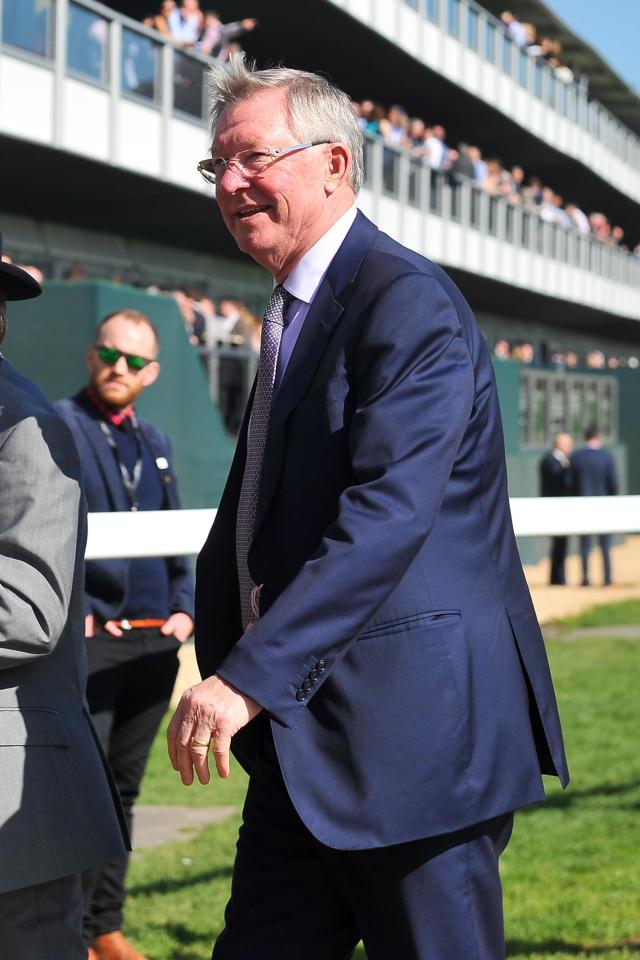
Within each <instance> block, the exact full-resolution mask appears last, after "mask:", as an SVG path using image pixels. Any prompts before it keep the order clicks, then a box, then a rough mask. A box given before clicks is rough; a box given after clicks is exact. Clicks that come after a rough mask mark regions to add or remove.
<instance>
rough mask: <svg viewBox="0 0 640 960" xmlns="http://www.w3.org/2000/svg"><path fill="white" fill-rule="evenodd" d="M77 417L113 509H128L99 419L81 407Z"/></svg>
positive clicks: (118, 474)
mask: <svg viewBox="0 0 640 960" xmlns="http://www.w3.org/2000/svg"><path fill="white" fill-rule="evenodd" d="M77 419H78V423H79V424H80V427H81V429H82V431H83V433H84V435H85V437H86V438H87V441H88V443H89V444H90V445H91V447H92V449H93V451H94V453H95V456H96V462H97V464H98V467H99V469H100V471H101V472H102V475H103V477H104V482H105V486H106V488H107V490H108V491H109V496H110V497H111V500H112V503H113V509H114V510H129V509H130V506H131V505H130V503H129V502H128V500H127V498H126V495H125V492H124V487H123V485H122V477H121V476H120V472H119V470H118V465H117V464H116V461H115V458H114V456H113V453H112V451H111V449H110V447H109V444H108V443H107V441H106V439H105V437H104V434H103V432H102V429H101V427H100V423H99V421H98V420H97V419H96V418H95V417H92V416H91V415H90V414H89V413H88V412H87V411H85V410H82V409H81V411H80V415H79V416H78V418H77Z"/></svg>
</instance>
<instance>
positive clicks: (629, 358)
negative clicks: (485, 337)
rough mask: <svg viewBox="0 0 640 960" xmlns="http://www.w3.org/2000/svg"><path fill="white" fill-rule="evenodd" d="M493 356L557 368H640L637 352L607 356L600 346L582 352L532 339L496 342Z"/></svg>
mask: <svg viewBox="0 0 640 960" xmlns="http://www.w3.org/2000/svg"><path fill="white" fill-rule="evenodd" d="M493 356H494V357H495V359H496V360H516V361H517V362H518V363H522V364H525V365H528V366H550V367H555V368H556V369H557V370H584V369H586V370H607V369H608V370H618V369H620V368H622V367H630V368H631V369H632V370H637V369H638V367H640V358H638V357H637V356H635V355H634V354H624V355H621V354H614V353H611V354H609V355H608V356H607V355H606V354H605V353H604V352H603V351H602V350H597V349H592V350H586V351H585V352H584V353H582V354H580V353H578V352H577V351H576V350H571V349H568V350H553V351H549V350H548V348H547V346H546V345H545V344H538V345H534V344H533V343H531V342H530V341H528V340H516V341H513V342H510V341H509V340H505V339H503V338H501V339H499V340H496V341H495V343H494V344H493Z"/></svg>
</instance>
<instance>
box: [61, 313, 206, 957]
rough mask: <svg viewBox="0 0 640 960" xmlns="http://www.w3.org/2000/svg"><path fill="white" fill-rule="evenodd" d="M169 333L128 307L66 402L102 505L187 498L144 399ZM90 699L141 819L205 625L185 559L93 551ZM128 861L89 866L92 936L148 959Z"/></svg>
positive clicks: (112, 950) (107, 947)
mask: <svg viewBox="0 0 640 960" xmlns="http://www.w3.org/2000/svg"><path fill="white" fill-rule="evenodd" d="M158 346H159V341H158V334H157V331H156V330H155V328H154V326H153V324H152V323H151V321H150V320H149V318H148V317H146V316H145V315H144V314H143V313H140V312H138V311H136V310H123V311H120V312H118V313H115V314H110V315H109V316H107V317H105V319H104V320H103V321H102V322H101V323H100V324H99V325H98V328H97V330H96V333H95V339H94V344H93V346H92V347H91V348H90V349H89V351H88V354H87V364H88V367H89V382H88V384H87V386H86V387H85V388H84V389H83V390H81V391H80V393H78V394H77V395H76V396H75V397H72V398H70V399H66V400H62V401H61V402H60V403H59V404H58V409H59V411H60V413H61V414H62V416H63V417H64V419H65V420H66V422H67V423H68V425H69V427H70V428H71V431H72V433H73V435H74V437H75V440H76V444H77V447H78V451H79V453H80V460H81V463H82V467H83V470H84V475H85V490H86V495H87V501H88V507H89V510H90V511H115V510H134V511H135V510H163V509H174V508H178V507H179V506H180V503H179V500H178V492H177V489H176V479H175V475H174V473H173V470H172V467H171V449H170V445H169V441H168V439H167V437H166V436H164V435H163V434H162V433H161V432H160V431H159V430H157V429H156V428H155V427H154V426H152V425H151V424H150V423H147V422H146V421H144V420H141V419H140V418H139V417H138V416H137V414H136V411H135V401H136V400H137V398H138V397H139V396H140V394H141V393H142V391H143V390H145V389H146V388H147V387H150V386H151V385H152V384H153V383H155V381H156V380H157V378H158V376H159V373H160V364H159V363H158V360H157V356H158ZM85 613H86V621H85V634H86V638H87V651H88V658H89V681H88V686H87V699H88V701H89V708H90V711H91V714H92V717H93V721H94V724H95V726H96V729H97V730H98V735H99V737H100V739H101V742H102V744H103V747H104V749H105V752H106V754H107V756H108V758H109V761H110V764H111V767H112V769H113V773H114V776H115V780H116V783H117V785H118V789H119V791H120V795H121V797H122V802H123V807H124V810H125V816H126V818H127V822H128V824H129V827H130V826H131V816H132V808H133V804H134V802H135V800H136V797H137V795H138V790H139V786H140V781H141V780H142V775H143V773H144V768H145V765H146V762H147V758H148V755H149V750H150V749H151V745H152V743H153V740H154V737H155V735H156V733H157V730H158V727H159V725H160V723H161V721H162V718H163V716H164V714H165V712H166V710H167V708H168V706H169V700H170V697H171V693H172V690H173V686H174V683H175V679H176V674H177V671H178V658H177V653H178V649H179V646H180V644H181V643H183V642H184V641H185V640H186V639H187V638H188V637H189V636H190V635H191V632H192V629H193V621H192V613H193V580H192V575H191V572H190V568H189V565H188V562H187V561H186V559H185V558H183V557H166V558H163V557H157V558H155V557H154V558H148V557H144V558H138V559H129V560H91V561H89V562H88V563H87V565H86V581H85ZM126 868H127V858H125V857H123V858H121V859H119V860H116V861H112V862H111V863H108V864H107V865H106V866H105V867H103V868H102V869H100V870H98V871H96V872H95V873H93V874H91V875H87V877H86V881H85V893H86V900H87V911H86V934H87V940H88V942H89V943H90V944H91V946H90V951H89V956H90V957H93V958H94V960H95V958H97V960H140V958H141V955H140V954H139V953H138V952H137V951H136V950H135V949H134V947H133V946H132V945H131V944H130V943H129V942H128V941H127V940H126V939H125V938H124V936H123V935H122V932H121V928H122V910H123V904H124V899H125V889H124V881H125V874H126Z"/></svg>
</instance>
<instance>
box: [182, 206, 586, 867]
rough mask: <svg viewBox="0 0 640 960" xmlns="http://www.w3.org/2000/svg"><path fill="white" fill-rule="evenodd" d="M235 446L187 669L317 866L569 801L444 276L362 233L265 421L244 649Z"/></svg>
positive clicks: (481, 415) (545, 686) (479, 400)
mask: <svg viewBox="0 0 640 960" xmlns="http://www.w3.org/2000/svg"><path fill="white" fill-rule="evenodd" d="M246 431H247V423H246V417H245V423H244V425H243V428H242V430H241V433H240V437H239V441H238V446H237V450H236V454H235V458H234V461H233V464H232V467H231V472H230V475H229V478H228V481H227V485H226V488H225V491H224V494H223V497H222V500H221V503H220V507H219V510H218V514H217V517H216V520H215V523H214V525H213V528H212V530H211V533H210V535H209V538H208V540H207V542H206V544H205V546H204V547H203V550H202V552H201V554H200V556H199V559H198V566H197V575H196V650H197V654H198V662H199V665H200V669H201V672H202V676H203V677H206V676H209V675H210V674H212V673H214V672H217V673H218V674H219V675H220V676H222V677H224V678H225V679H226V680H228V681H229V682H230V683H232V684H233V685H234V686H236V687H237V688H238V689H239V690H241V691H242V692H244V693H246V694H247V695H249V696H250V697H252V698H253V699H254V700H256V701H257V702H258V703H260V704H261V705H262V706H263V707H264V708H265V712H263V713H261V714H260V715H259V716H258V717H257V718H256V719H255V720H254V721H253V722H252V723H251V724H250V725H249V726H248V727H247V728H245V729H244V730H242V731H240V733H239V734H238V735H236V737H235V738H234V749H235V752H236V755H237V756H238V757H239V758H240V759H241V761H242V762H243V763H244V764H245V765H246V766H248V767H250V766H251V762H252V757H253V755H254V751H255V749H256V748H257V744H258V743H259V742H260V738H261V728H262V729H263V725H264V723H266V722H270V723H271V728H272V731H273V737H274V741H275V746H276V750H277V754H278V758H279V762H280V766H281V768H282V773H283V776H284V780H285V783H286V786H287V789H288V791H289V794H290V796H291V798H292V800H293V803H294V804H295V806H296V809H297V811H298V813H299V814H300V816H301V817H302V819H303V821H304V822H305V823H306V825H307V827H308V828H309V829H310V830H311V832H312V833H313V834H314V835H315V836H316V837H317V838H318V839H319V840H320V841H321V842H323V843H324V844H327V845H329V846H331V847H336V848H340V849H359V848H368V847H377V846H386V845H390V844H396V843H400V842H403V841H409V840H413V839H416V838H418V837H428V836H433V835H437V834H442V833H447V832H450V831H454V830H457V829H460V828H462V827H464V826H467V825H469V824H473V823H477V822H479V821H482V820H485V819H488V818H489V817H493V816H496V815H498V814H502V813H505V812H507V811H511V810H514V809H515V808H517V807H520V806H523V805H525V804H530V803H534V802H536V801H539V800H542V799H543V798H544V790H543V785H542V777H541V771H542V772H546V773H555V774H557V775H558V776H559V777H560V779H561V780H562V782H563V783H566V782H567V780H568V773H567V767H566V761H565V756H564V749H563V743H562V734H561V730H560V723H559V719H558V713H557V708H556V701H555V696H554V692H553V686H552V682H551V676H550V672H549V667H548V663H547V657H546V652H545V648H544V643H543V640H542V635H541V633H540V628H539V626H538V622H537V619H536V616H535V613H534V609H533V606H532V603H531V598H530V596H529V591H528V589H527V584H526V581H525V579H524V575H523V572H522V566H521V563H520V558H519V556H518V550H517V547H516V541H515V537H514V534H513V529H512V524H511V516H510V511H509V501H508V496H507V476H506V467H505V456H504V444H503V435H502V425H501V420H500V410H499V407H498V396H497V391H496V385H495V380H494V374H493V367H492V364H491V360H490V357H489V353H488V350H487V347H486V344H485V342H484V339H483V337H482V335H481V334H480V331H479V330H478V327H477V326H476V323H475V320H474V318H473V315H472V313H471V310H470V309H469V306H468V304H467V303H466V301H465V300H464V298H463V297H462V295H461V294H460V292H459V291H458V289H457V288H456V287H455V285H454V284H453V283H452V281H451V280H450V279H449V277H447V276H446V274H445V273H444V272H443V271H442V270H440V269H439V268H438V267H436V266H435V265H434V264H432V263H430V262H429V261H427V260H425V259H424V258H423V257H421V256H419V255H418V254H416V253H413V252H412V251H410V250H407V249H405V248H404V247H402V246H400V245H399V244H398V243H396V242H394V241H393V240H391V239H390V238H389V237H387V236H386V235H384V234H382V233H380V232H379V231H378V230H377V228H376V227H375V226H374V225H373V224H372V223H370V222H369V221H368V220H367V219H366V218H365V217H364V216H362V215H361V214H360V215H358V217H357V219H356V221H355V223H354V225H353V227H352V228H351V230H350V232H349V233H348V235H347V237H346V239H345V241H344V243H343V245H342V247H341V248H340V250H339V252H338V254H337V255H336V257H335V258H334V260H333V262H332V263H331V265H330V267H329V269H328V271H327V274H326V276H325V278H324V280H323V281H322V283H321V285H320V287H319V289H318V292H317V294H316V297H315V299H314V301H313V304H312V306H311V308H310V310H309V313H308V315H307V317H306V320H305V323H304V326H303V328H302V331H301V333H300V337H299V339H298V342H297V344H296V346H295V349H294V351H293V354H292V357H291V360H290V362H289V365H288V367H287V370H286V374H285V376H284V379H283V382H282V385H281V387H280V389H279V391H278V394H277V397H276V399H275V402H274V408H273V412H272V417H271V423H270V428H269V435H268V438H267V446H266V451H265V459H264V465H263V473H262V482H261V489H260V496H259V502H258V507H257V518H256V525H255V535H254V540H253V544H252V547H251V550H250V553H249V568H250V571H251V574H252V577H253V579H254V582H255V583H257V584H263V587H262V592H261V600H260V610H261V617H260V620H259V621H258V622H257V623H256V624H255V626H253V627H252V628H251V629H250V630H248V631H247V632H246V633H245V634H244V635H242V630H241V623H240V607H239V598H238V583H237V574H236V562H235V523H236V513H237V505H238V496H239V491H240V485H241V480H242V473H243V468H244V461H245V452H246Z"/></svg>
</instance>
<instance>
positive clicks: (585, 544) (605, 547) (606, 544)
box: [580, 533, 611, 586]
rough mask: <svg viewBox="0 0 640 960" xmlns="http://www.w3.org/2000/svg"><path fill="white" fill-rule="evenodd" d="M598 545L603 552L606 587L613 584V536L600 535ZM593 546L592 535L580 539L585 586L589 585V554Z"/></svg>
mask: <svg viewBox="0 0 640 960" xmlns="http://www.w3.org/2000/svg"><path fill="white" fill-rule="evenodd" d="M598 543H599V544H600V549H601V550H602V568H603V574H604V585H605V586H609V584H610V583H611V554H610V551H611V534H610V533H601V534H598ZM592 545H593V536H592V534H590V533H587V534H584V535H583V536H581V537H580V556H581V558H582V583H583V585H584V586H588V584H589V554H590V553H591V547H592Z"/></svg>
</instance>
